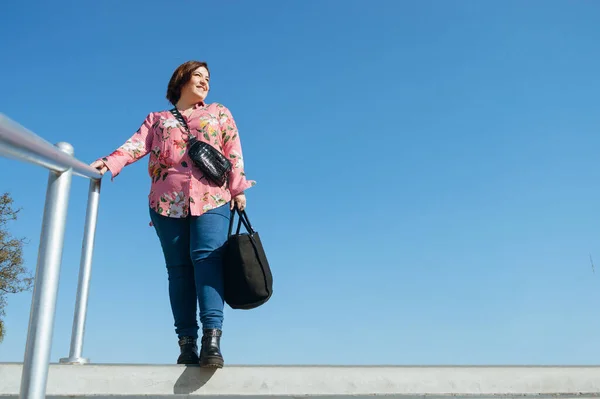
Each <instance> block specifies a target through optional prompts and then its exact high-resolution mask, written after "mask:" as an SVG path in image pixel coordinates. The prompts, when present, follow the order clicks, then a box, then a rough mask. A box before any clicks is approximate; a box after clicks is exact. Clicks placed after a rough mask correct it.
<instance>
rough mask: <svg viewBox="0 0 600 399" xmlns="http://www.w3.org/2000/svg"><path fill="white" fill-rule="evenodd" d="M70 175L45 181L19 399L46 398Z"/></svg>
mask: <svg viewBox="0 0 600 399" xmlns="http://www.w3.org/2000/svg"><path fill="white" fill-rule="evenodd" d="M56 146H57V147H58V148H59V149H60V150H61V151H64V152H66V153H67V154H69V155H73V153H74V151H73V147H72V146H71V145H70V144H68V143H58V144H56ZM72 175H73V172H72V170H71V169H68V170H66V171H64V172H62V173H58V172H54V171H51V172H50V175H49V177H48V188H47V190H46V204H45V206H44V217H43V221H42V232H41V234H40V246H39V250H38V259H37V269H36V272H35V283H34V288H33V298H32V300H31V313H30V316H29V331H28V334H27V344H26V346H25V359H24V362H23V373H22V376H21V391H20V395H19V397H20V398H21V399H44V398H45V396H46V385H47V380H48V363H49V360H50V349H51V347H52V335H53V329H54V316H55V311H56V296H57V292H58V280H59V277H60V264H61V261H62V253H63V243H64V236H65V223H66V219H67V208H68V205H69V190H70V188H71V177H72Z"/></svg>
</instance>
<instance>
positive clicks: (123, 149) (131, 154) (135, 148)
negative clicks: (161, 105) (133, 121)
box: [100, 113, 154, 179]
mask: <svg viewBox="0 0 600 399" xmlns="http://www.w3.org/2000/svg"><path fill="white" fill-rule="evenodd" d="M153 119H154V118H153V114H152V113H150V114H148V116H147V117H146V119H145V120H144V123H142V125H141V126H140V128H139V129H138V130H137V132H135V134H134V135H133V136H131V137H130V138H129V139H128V140H127V141H126V142H125V143H124V144H123V145H122V146H120V147H119V148H117V149H116V150H115V151H113V152H112V153H111V154H110V155H108V156H106V157H103V158H100V160H101V161H103V162H104V163H105V164H106V166H107V167H108V169H109V170H110V173H111V174H112V179H114V178H115V177H117V175H118V174H119V173H121V170H122V169H123V168H124V167H125V166H127V165H130V164H132V163H134V162H135V161H138V160H139V159H141V158H143V157H144V156H146V154H148V153H149V152H150V150H151V149H152V136H153V134H152V131H153Z"/></svg>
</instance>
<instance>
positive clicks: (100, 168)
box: [90, 160, 108, 175]
mask: <svg viewBox="0 0 600 399" xmlns="http://www.w3.org/2000/svg"><path fill="white" fill-rule="evenodd" d="M90 166H91V167H92V168H96V169H97V170H98V172H100V174H101V175H103V174H105V173H106V172H107V171H108V167H107V166H106V164H105V163H104V162H103V161H101V160H97V161H94V162H92V163H91V164H90Z"/></svg>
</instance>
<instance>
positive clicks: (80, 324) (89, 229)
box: [60, 179, 101, 364]
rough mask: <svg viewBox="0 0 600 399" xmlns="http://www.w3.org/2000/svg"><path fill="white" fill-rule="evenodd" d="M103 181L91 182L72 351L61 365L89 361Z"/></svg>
mask: <svg viewBox="0 0 600 399" xmlns="http://www.w3.org/2000/svg"><path fill="white" fill-rule="evenodd" d="M100 186H101V180H94V179H91V180H90V191H89V194H88V204H87V211H86V216H85V226H84V229H83V243H82V245H81V262H80V265H79V282H78V284H77V299H76V303H75V314H74V316H73V330H72V332H71V349H70V351H69V357H68V358H62V359H60V362H61V363H68V364H86V363H88V362H89V359H86V358H84V357H82V355H81V354H82V352H83V336H84V334H85V321H86V313H87V305H88V297H89V293H90V280H91V278H92V256H93V254H94V238H95V236H96V222H97V221H98V205H99V203H100Z"/></svg>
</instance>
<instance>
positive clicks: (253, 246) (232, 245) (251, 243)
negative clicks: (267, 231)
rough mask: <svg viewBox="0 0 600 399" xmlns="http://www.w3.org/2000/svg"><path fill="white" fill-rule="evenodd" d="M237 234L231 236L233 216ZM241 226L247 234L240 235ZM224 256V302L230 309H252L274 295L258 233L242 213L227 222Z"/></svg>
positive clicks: (239, 212) (270, 275) (271, 279)
mask: <svg viewBox="0 0 600 399" xmlns="http://www.w3.org/2000/svg"><path fill="white" fill-rule="evenodd" d="M236 211H237V213H238V217H239V220H238V226H237V232H236V233H235V234H233V235H232V234H231V230H232V227H233V219H234V216H235V213H236ZM242 223H243V224H244V227H246V230H247V231H248V232H247V233H242V234H240V228H241V225H242ZM227 237H228V238H227V242H226V243H225V252H224V255H223V277H224V280H225V281H224V282H225V298H224V299H225V302H226V303H227V304H228V305H229V306H230V307H231V308H232V309H246V310H248V309H254V308H257V307H259V306H261V305H263V304H264V303H265V302H267V301H268V300H269V299H270V298H271V295H273V275H272V273H271V268H270V266H269V262H268V261H267V256H266V254H265V250H264V248H263V245H262V242H261V241H260V236H259V235H258V232H256V231H254V229H253V228H252V225H251V224H250V220H249V219H248V215H246V212H245V211H240V210H239V209H237V208H235V209H234V210H232V211H231V218H230V219H229V233H228V236H227Z"/></svg>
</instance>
